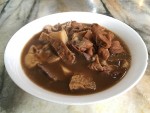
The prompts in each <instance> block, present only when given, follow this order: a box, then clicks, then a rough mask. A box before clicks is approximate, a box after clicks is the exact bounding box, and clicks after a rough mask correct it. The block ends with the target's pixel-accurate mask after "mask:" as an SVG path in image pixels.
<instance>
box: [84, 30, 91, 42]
mask: <svg viewBox="0 0 150 113" xmlns="http://www.w3.org/2000/svg"><path fill="white" fill-rule="evenodd" d="M84 38H86V39H88V40H91V41H92V38H93V34H92V31H91V30H87V32H86V33H85V35H84Z"/></svg>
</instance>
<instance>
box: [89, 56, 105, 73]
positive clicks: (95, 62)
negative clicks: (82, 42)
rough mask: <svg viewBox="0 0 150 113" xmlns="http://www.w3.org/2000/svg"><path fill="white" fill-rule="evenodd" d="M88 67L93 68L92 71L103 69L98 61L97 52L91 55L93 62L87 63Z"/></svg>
mask: <svg viewBox="0 0 150 113" xmlns="http://www.w3.org/2000/svg"><path fill="white" fill-rule="evenodd" d="M88 67H89V69H91V70H94V71H103V67H102V65H101V64H100V62H99V57H98V55H97V54H96V55H95V56H94V57H93V62H92V63H91V64H89V66H88Z"/></svg>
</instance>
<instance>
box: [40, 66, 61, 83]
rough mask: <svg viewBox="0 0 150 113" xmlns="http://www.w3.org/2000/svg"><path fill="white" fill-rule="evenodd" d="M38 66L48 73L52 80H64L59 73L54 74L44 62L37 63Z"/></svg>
mask: <svg viewBox="0 0 150 113" xmlns="http://www.w3.org/2000/svg"><path fill="white" fill-rule="evenodd" d="M38 67H39V68H40V69H41V70H43V71H44V72H45V73H46V74H47V75H48V77H49V78H51V79H52V80H54V81H59V80H64V77H63V76H62V75H61V74H60V75H57V76H56V75H55V74H54V73H52V71H51V70H50V69H49V67H48V66H47V65H46V64H38Z"/></svg>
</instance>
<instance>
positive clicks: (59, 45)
mask: <svg viewBox="0 0 150 113" xmlns="http://www.w3.org/2000/svg"><path fill="white" fill-rule="evenodd" d="M49 42H50V44H51V45H52V47H53V48H54V49H55V51H56V53H57V54H58V55H59V57H60V58H61V59H62V60H63V61H64V62H65V63H67V64H74V63H75V55H74V53H73V52H71V51H70V50H69V49H68V47H67V46H66V45H65V44H64V43H63V42H62V41H61V40H59V39H57V38H49Z"/></svg>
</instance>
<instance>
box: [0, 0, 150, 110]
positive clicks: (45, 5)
mask: <svg viewBox="0 0 150 113" xmlns="http://www.w3.org/2000/svg"><path fill="white" fill-rule="evenodd" d="M68 11H86V12H93V13H99V14H104V15H108V16H111V17H113V18H116V19H119V20H121V21H122V22H124V23H126V24H128V25H129V26H131V27H132V28H133V29H134V30H136V31H137V32H138V33H139V34H140V36H141V37H142V39H143V40H144V42H145V44H146V46H147V49H148V54H149V53H150V0H0V113H150V71H149V69H150V61H148V67H147V70H146V72H145V74H144V76H143V77H142V79H141V80H140V81H139V82H138V84H137V85H136V86H135V87H134V88H132V89H131V90H130V91H128V92H126V93H124V94H122V95H120V96H118V97H115V98H111V99H108V100H106V101H103V102H100V103H97V104H91V105H82V106H79V105H62V104H56V103H52V102H47V101H44V100H42V99H39V98H36V97H34V96H32V95H30V94H28V93H26V92H24V91H23V90H22V89H20V88H19V87H18V86H16V85H15V83H14V82H13V81H12V80H11V79H10V77H9V75H8V73H7V71H6V70H5V65H4V60H3V59H4V51H5V47H6V45H7V43H8V41H9V39H10V38H11V36H12V35H13V34H14V33H15V32H16V31H17V30H18V29H20V28H21V27H22V26H24V25H25V24H27V23H29V22H30V21H32V20H34V19H37V18H40V17H42V16H45V15H50V14H53V13H58V12H68ZM16 43H17V42H16ZM12 54H13V52H12Z"/></svg>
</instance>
